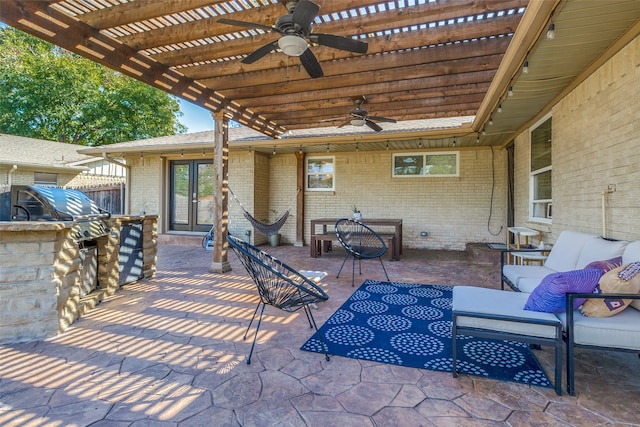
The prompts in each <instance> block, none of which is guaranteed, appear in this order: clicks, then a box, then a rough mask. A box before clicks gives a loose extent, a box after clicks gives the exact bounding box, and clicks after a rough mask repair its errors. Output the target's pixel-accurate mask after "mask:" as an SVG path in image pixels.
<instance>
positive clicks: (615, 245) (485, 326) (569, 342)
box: [453, 231, 640, 395]
mask: <svg viewBox="0 0 640 427" xmlns="http://www.w3.org/2000/svg"><path fill="white" fill-rule="evenodd" d="M508 252H510V251H503V252H502V263H501V268H502V283H501V288H502V290H493V289H482V288H473V287H465V286H463V287H456V288H459V289H458V290H457V291H456V288H454V294H453V315H454V317H453V319H454V320H453V323H454V325H453V331H454V333H453V341H454V345H455V341H456V336H457V335H465V334H467V335H469V334H477V335H481V334H485V335H486V334H487V333H489V334H494V335H496V336H497V337H501V336H502V337H504V339H511V340H519V341H523V342H529V343H530V344H551V345H554V346H555V349H556V375H555V377H556V384H555V386H556V392H558V393H559V390H560V388H559V384H558V378H559V372H560V369H561V368H560V367H559V366H558V361H559V360H560V359H559V357H558V345H559V344H560V345H561V341H562V339H563V338H564V340H565V341H566V354H567V392H568V393H569V394H571V395H573V394H574V392H575V389H574V360H573V359H574V348H575V347H587V348H593V349H601V350H615V351H632V352H640V310H636V309H635V308H633V307H629V308H626V309H625V310H624V311H622V312H621V313H618V314H616V315H614V316H612V317H587V316H584V315H583V314H582V313H581V312H580V310H579V309H578V310H572V309H571V308H570V307H573V306H574V304H573V301H574V299H575V298H600V299H602V298H607V299H612V298H623V297H624V298H625V299H632V300H635V299H640V295H629V294H595V293H589V294H578V293H567V294H566V301H567V304H566V307H567V309H566V311H565V312H561V313H540V312H535V311H529V310H524V305H523V301H524V302H526V301H527V298H528V295H529V294H530V293H531V292H533V290H534V289H535V288H536V287H537V286H538V285H539V284H540V283H541V282H542V280H543V279H544V278H545V277H546V276H548V275H549V274H552V273H557V272H568V271H573V270H580V269H583V268H584V267H586V266H587V265H588V264H590V263H592V262H596V261H605V260H610V259H614V258H616V257H621V258H622V265H625V264H628V263H631V262H635V261H640V241H631V242H630V241H618V240H608V239H603V238H602V237H600V236H596V235H594V234H588V233H582V232H576V231H563V232H562V233H561V234H560V235H559V237H558V239H557V241H556V242H555V244H554V245H553V248H552V249H551V251H550V253H549V255H548V258H547V259H546V261H545V262H544V264H543V265H510V264H505V258H506V256H507V254H508ZM518 252H522V249H520V250H518ZM505 283H506V284H507V285H508V286H509V287H511V288H512V289H513V290H514V291H516V292H509V291H506V290H504V284H505ZM522 294H524V295H522ZM525 295H526V297H525ZM470 301H472V303H470ZM508 305H512V306H511V307H506V306H508ZM556 319H557V321H558V322H559V323H560V325H561V328H562V331H563V333H562V334H561V336H558V334H557V329H556V328H557V325H558V323H557V322H555V320H556ZM453 374H454V375H456V372H455V360H454V372H453Z"/></svg>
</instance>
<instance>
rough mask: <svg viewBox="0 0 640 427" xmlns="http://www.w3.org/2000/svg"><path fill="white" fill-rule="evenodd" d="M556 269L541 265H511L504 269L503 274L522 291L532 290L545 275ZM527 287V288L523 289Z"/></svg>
mask: <svg viewBox="0 0 640 427" xmlns="http://www.w3.org/2000/svg"><path fill="white" fill-rule="evenodd" d="M551 273H555V271H553V270H551V269H550V268H547V267H545V266H541V265H510V264H507V265H505V266H504V268H503V269H502V275H503V276H504V277H506V278H507V279H509V281H510V282H511V283H513V284H514V285H515V287H516V288H518V290H520V291H521V292H531V291H532V290H533V288H535V287H536V286H537V285H538V284H540V282H541V281H542V279H544V278H545V276H547V275H549V274H551ZM523 287H525V288H526V289H527V290H526V291H525V290H524V289H523Z"/></svg>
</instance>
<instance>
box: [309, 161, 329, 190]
mask: <svg viewBox="0 0 640 427" xmlns="http://www.w3.org/2000/svg"><path fill="white" fill-rule="evenodd" d="M306 163H307V165H306V168H307V176H306V189H307V190H309V191H335V185H336V183H335V164H336V159H335V157H333V156H323V157H307V161H306Z"/></svg>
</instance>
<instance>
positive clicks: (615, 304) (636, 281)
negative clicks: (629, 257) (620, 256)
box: [582, 262, 640, 317]
mask: <svg viewBox="0 0 640 427" xmlns="http://www.w3.org/2000/svg"><path fill="white" fill-rule="evenodd" d="M639 271H640V262H632V263H630V264H626V265H622V266H620V267H617V268H614V269H613V270H611V271H608V272H607V273H605V274H604V275H603V276H602V278H601V279H600V282H599V283H598V288H597V290H596V292H598V291H599V292H601V293H603V294H614V293H615V294H638V293H639V292H640V274H638V272H639ZM631 301H633V300H630V299H626V298H625V299H623V298H603V299H601V298H598V299H589V300H587V301H586V302H585V303H584V304H583V305H582V314H584V315H585V316H590V317H610V316H613V315H615V314H618V313H620V312H621V311H622V310H624V309H625V308H627V307H628V306H629V304H630V303H631Z"/></svg>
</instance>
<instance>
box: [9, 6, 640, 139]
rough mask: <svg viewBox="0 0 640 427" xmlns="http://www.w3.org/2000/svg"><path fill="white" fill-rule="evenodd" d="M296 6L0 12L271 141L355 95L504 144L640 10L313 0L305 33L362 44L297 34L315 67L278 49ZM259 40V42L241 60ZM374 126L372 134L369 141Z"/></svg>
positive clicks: (336, 111)
mask: <svg viewBox="0 0 640 427" xmlns="http://www.w3.org/2000/svg"><path fill="white" fill-rule="evenodd" d="M304 2H306V3H307V4H305V11H306V6H307V5H308V0H304ZM297 3H298V2H296V1H286V0H281V1H277V0H242V1H228V0H227V1H217V0H165V1H156V0H54V1H49V0H47V1H44V0H28V1H24V0H18V1H3V2H1V3H0V20H2V21H4V22H5V23H7V24H9V25H11V26H13V27H15V28H18V29H20V30H23V31H25V32H28V33H31V34H33V35H36V36H38V37H40V38H43V39H45V40H47V41H50V42H52V43H54V44H57V45H59V46H62V47H64V48H66V49H68V50H71V51H73V52H76V53H78V54H80V55H82V56H84V57H87V58H89V59H92V60H94V61H96V62H99V63H101V64H104V65H105V66H107V67H110V68H113V69H115V70H117V71H120V72H122V73H124V74H127V75H130V76H132V77H134V78H136V79H138V80H141V81H144V82H146V83H148V84H150V85H152V86H155V87H158V88H160V89H162V90H164V91H167V92H169V93H172V94H174V95H176V96H178V97H181V98H184V99H186V100H189V101H191V102H193V103H195V104H198V105H200V106H202V107H204V108H207V109H209V110H211V111H212V112H214V113H216V112H222V114H224V117H225V118H228V119H232V120H235V121H237V122H239V123H241V124H243V125H245V126H248V127H250V128H253V129H255V130H257V131H259V132H262V133H263V134H265V135H267V136H270V137H273V138H282V139H286V137H287V134H286V132H287V131H295V130H300V129H307V128H318V127H336V126H338V125H341V124H345V123H346V125H347V126H351V124H350V120H349V119H350V114H349V112H350V111H351V110H352V109H354V101H353V100H354V99H356V98H359V97H362V96H364V97H366V102H365V103H364V104H363V105H362V106H363V108H365V109H367V110H368V111H369V114H370V115H372V116H382V117H387V118H392V119H395V120H397V121H398V122H400V123H402V122H405V121H410V120H416V119H429V118H447V117H459V116H470V117H472V118H473V121H472V122H471V123H469V124H467V125H464V126H463V127H462V128H455V129H449V130H448V131H447V132H445V133H443V132H442V131H441V130H437V129H436V130H434V129H423V130H421V132H420V138H424V139H429V138H430V137H434V138H443V137H457V143H458V147H463V146H465V145H469V146H473V145H475V144H477V143H479V144H481V145H494V146H503V145H504V144H507V143H508V142H509V141H510V140H511V138H513V136H514V135H515V134H517V133H518V132H519V131H520V130H521V129H523V128H524V127H526V125H527V124H528V123H530V122H531V121H532V120H533V119H534V118H535V116H536V115H537V114H538V113H539V112H540V111H542V110H543V109H544V108H545V107H546V106H547V105H549V103H550V102H551V101H553V100H554V99H556V98H558V97H560V96H562V95H563V94H564V93H566V92H567V91H568V90H570V89H571V88H572V87H573V86H574V85H575V83H576V82H577V81H580V75H581V74H582V73H584V72H588V70H589V68H590V67H594V66H595V65H596V64H595V61H601V60H602V58H603V56H605V57H606V50H607V49H610V48H615V44H616V43H624V42H625V38H626V39H627V40H628V39H629V38H631V37H632V36H633V35H634V34H636V33H637V31H638V30H637V28H636V27H637V26H638V25H637V19H638V16H639V9H640V8H639V7H638V5H637V2H635V1H633V0H608V1H606V2H602V1H590V0H532V1H529V0H492V1H489V2H488V1H481V0H472V1H440V0H393V1H366V0H349V1H344V0H340V1H338V0H324V1H320V0H317V5H318V6H319V11H318V12H317V14H315V16H308V17H305V18H304V19H305V20H307V21H309V22H312V26H311V32H312V34H318V33H319V34H322V35H325V34H328V35H330V36H338V37H341V38H342V37H344V38H348V39H351V40H354V41H358V42H362V43H366V46H367V49H366V53H359V52H351V51H348V50H342V49H340V48H334V47H330V46H328V45H327V44H329V45H333V44H335V43H327V41H326V40H320V41H322V42H324V44H325V45H319V44H318V43H317V41H318V37H315V38H314V37H311V38H309V39H307V42H308V43H309V48H308V52H307V53H309V52H310V53H311V54H312V55H313V56H314V57H315V58H317V61H318V66H319V67H321V70H322V73H323V76H322V77H318V78H311V77H310V76H309V73H308V72H307V70H306V69H305V67H304V66H303V63H305V62H307V61H305V60H304V59H302V57H296V56H288V55H286V54H285V53H283V52H282V51H281V49H280V48H279V47H278V45H277V43H276V42H277V41H278V40H279V38H280V37H281V36H282V34H279V33H278V31H274V30H272V27H274V26H276V23H277V22H278V21H279V22H282V21H285V23H284V24H280V25H279V27H278V28H279V30H280V29H281V28H285V30H286V28H287V22H289V21H290V20H291V15H289V18H288V19H289V21H287V17H286V15H287V14H288V12H289V11H290V10H293V11H294V15H295V8H296V7H297ZM301 9H302V7H301ZM312 11H313V10H312ZM220 19H226V20H234V21H243V22H249V23H254V24H255V26H253V25H249V26H241V25H230V24H229V23H225V22H219V20H220ZM298 20H300V19H298ZM289 23H290V22H289ZM552 24H553V25H554V30H555V33H556V37H555V38H554V39H553V40H549V39H547V38H546V37H545V35H546V33H547V31H548V29H549V26H550V25H552ZM252 27H253V28H252ZM630 28H631V31H628V30H629V29H630ZM621 37H622V38H621ZM338 44H340V45H342V44H343V43H342V42H341V41H339V42H338ZM264 46H267V51H266V52H267V53H264V54H263V55H262V56H261V57H260V58H258V59H257V60H255V61H254V62H252V63H243V62H242V61H243V59H244V58H246V57H247V55H249V54H251V53H252V52H254V51H256V50H257V49H260V48H263V47H264ZM525 62H526V63H527V65H528V68H529V72H528V73H527V74H524V73H523V65H524V64H525ZM331 119H335V120H331ZM379 124H380V126H381V127H382V128H383V129H384V127H385V123H384V122H383V123H379ZM394 128H397V126H396V127H394ZM394 133H396V132H394ZM400 133H401V132H400ZM383 134H384V131H383V132H380V133H376V132H373V131H371V132H368V133H366V134H365V140H366V137H368V136H370V137H371V138H373V139H375V138H376V137H377V138H378V139H379V138H380V137H382V135H383ZM385 138H386V139H388V138H389V137H388V136H385ZM393 139H398V138H396V136H394V137H393ZM478 139H479V141H478ZM266 145H268V146H269V147H271V143H268V142H267V143H266ZM255 148H256V149H259V148H258V147H255ZM267 149H268V148H267Z"/></svg>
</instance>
